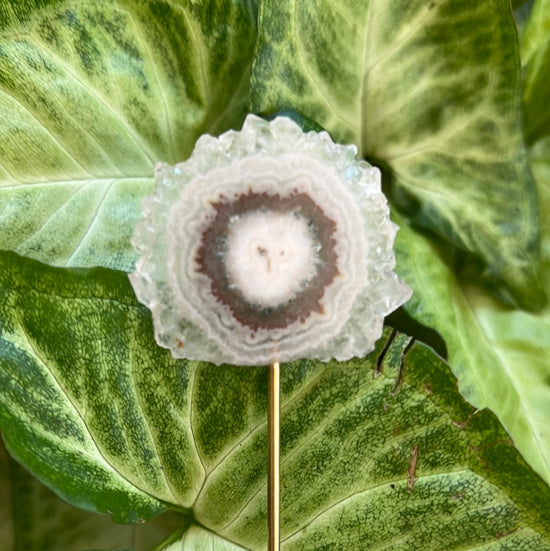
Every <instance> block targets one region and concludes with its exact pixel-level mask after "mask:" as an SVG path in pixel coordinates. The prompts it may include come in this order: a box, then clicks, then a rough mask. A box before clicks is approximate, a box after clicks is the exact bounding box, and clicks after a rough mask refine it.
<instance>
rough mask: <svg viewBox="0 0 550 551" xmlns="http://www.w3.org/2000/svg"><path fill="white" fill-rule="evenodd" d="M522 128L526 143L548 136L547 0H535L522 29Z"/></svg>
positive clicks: (549, 49) (549, 8) (549, 29)
mask: <svg viewBox="0 0 550 551" xmlns="http://www.w3.org/2000/svg"><path fill="white" fill-rule="evenodd" d="M521 57H522V64H523V66H524V68H525V74H524V82H523V128H524V132H525V138H526V140H527V143H528V144H533V143H534V142H536V141H537V140H540V139H542V138H544V137H547V136H550V109H549V108H548V105H549V104H550V82H549V79H548V74H549V73H550V1H549V0H537V1H536V2H535V4H534V5H533V9H532V11H531V14H530V17H529V19H528V22H527V24H526V25H525V28H524V31H523V33H522V41H521Z"/></svg>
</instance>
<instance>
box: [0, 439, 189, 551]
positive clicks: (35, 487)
mask: <svg viewBox="0 0 550 551" xmlns="http://www.w3.org/2000/svg"><path fill="white" fill-rule="evenodd" d="M0 496H1V499H0V535H1V538H2V539H0V541H1V542H2V543H1V549H2V551H80V550H84V549H86V550H91V549H102V550H110V549H115V548H116V549H122V548H125V549H132V551H150V550H151V549H152V548H153V547H154V546H155V545H157V544H158V543H159V542H161V541H163V540H164V539H165V538H166V537H167V536H168V535H169V534H171V533H172V532H173V531H174V530H178V529H179V528H180V527H181V526H184V525H185V520H184V519H183V518H182V517H181V516H180V515H176V514H175V513H167V514H164V515H160V516H159V517H156V518H155V519H154V520H153V521H151V522H147V523H145V524H133V525H127V524H126V525H124V524H115V523H114V522H113V521H112V520H111V519H110V518H109V517H107V516H104V515H98V514H94V513H89V512H86V511H83V510H82V509H76V508H75V507H71V506H70V505H68V504H67V503H65V502H64V501H62V500H61V499H60V498H59V497H57V496H56V495H55V494H54V493H53V492H51V490H49V489H47V488H46V487H45V486H43V485H42V484H40V482H38V481H37V480H36V478H34V477H32V476H31V475H30V474H28V473H27V472H26V471H25V470H24V469H23V468H22V467H21V466H19V465H18V464H17V463H16V462H15V461H13V460H11V459H9V456H8V454H7V451H6V449H5V448H4V446H3V443H2V442H1V440H0Z"/></svg>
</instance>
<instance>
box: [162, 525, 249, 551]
mask: <svg viewBox="0 0 550 551" xmlns="http://www.w3.org/2000/svg"><path fill="white" fill-rule="evenodd" d="M182 550H185V551H245V550H244V549H243V548H242V547H241V546H240V545H236V544H234V543H232V542H229V541H227V540H225V539H223V538H220V537H219V536H217V535H216V534H213V533H212V532H209V531H208V530H205V529H204V528H201V527H199V526H193V527H192V528H190V529H189V530H187V532H185V534H184V535H183V537H182V538H181V539H180V540H179V541H176V542H174V543H173V544H172V545H170V546H168V547H166V548H165V550H164V551H182Z"/></svg>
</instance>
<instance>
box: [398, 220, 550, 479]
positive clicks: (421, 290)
mask: <svg viewBox="0 0 550 551" xmlns="http://www.w3.org/2000/svg"><path fill="white" fill-rule="evenodd" d="M393 218H394V220H395V221H396V222H398V223H399V224H400V226H401V229H400V230H399V232H398V235H397V239H396V257H397V272H398V273H399V275H400V276H401V277H402V278H403V279H404V280H405V282H406V283H407V284H408V285H409V286H410V287H411V288H412V289H413V297H412V299H411V300H410V301H409V303H407V304H406V306H405V309H406V310H407V312H408V313H409V314H410V315H412V316H413V318H415V319H416V320H417V321H420V322H421V323H423V324H425V325H427V326H428V327H432V328H434V329H436V330H437V331H438V332H439V333H440V334H441V336H442V337H443V338H444V340H445V343H446V346H447V351H448V358H449V363H450V365H451V368H452V370H453V373H454V374H455V375H456V377H457V378H458V381H459V388H460V391H461V392H462V394H463V395H464V396H465V397H466V399H467V400H469V401H470V402H471V403H472V404H473V405H474V406H476V407H479V408H484V407H488V408H490V409H491V410H492V411H494V412H495V413H496V415H497V416H498V417H499V419H500V420H501V422H502V424H503V425H504V427H505V428H506V429H507V430H508V432H509V433H510V435H511V437H512V439H513V440H514V442H515V445H516V446H517V448H518V449H519V451H520V452H521V453H522V454H523V455H524V457H525V458H526V460H527V461H528V462H529V463H530V465H531V466H532V467H533V468H534V469H535V470H536V471H537V472H538V473H539V474H540V475H541V476H542V477H543V478H544V479H545V480H546V481H547V483H549V484H550V431H549V430H548V427H549V422H548V421H549V419H550V379H549V374H550V360H549V358H550V342H549V341H548V335H549V334H550V308H549V307H548V306H547V307H546V308H545V309H544V310H543V311H542V312H540V313H538V314H530V313H527V312H523V311H521V310H513V309H511V308H507V307H505V306H504V305H502V304H501V303H499V302H498V301H497V300H495V299H494V298H492V297H491V296H490V295H489V293H488V292H487V290H484V289H481V288H480V287H478V286H474V285H468V284H465V283H463V282H461V281H460V280H459V279H458V278H457V277H456V276H455V275H454V274H453V272H452V270H451V269H450V268H449V265H448V263H447V262H446V260H445V259H444V257H443V255H442V253H441V249H440V248H438V247H437V246H436V245H435V244H434V243H433V241H431V240H430V239H428V238H427V237H425V236H423V235H421V234H420V233H417V232H415V231H414V230H413V229H412V228H410V227H409V226H408V225H407V223H406V221H405V220H404V219H401V218H399V217H397V216H395V215H394V216H393ZM548 245H549V244H547V245H546V251H547V253H548V252H550V249H549V247H548ZM549 258H550V256H546V259H547V261H546V262H545V264H546V266H547V267H548V259H549ZM548 273H550V272H549V271H548V270H545V274H546V275H548ZM547 280H548V277H547ZM546 288H547V290H548V291H550V285H548V281H547V287H546Z"/></svg>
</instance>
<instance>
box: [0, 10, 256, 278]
mask: <svg viewBox="0 0 550 551" xmlns="http://www.w3.org/2000/svg"><path fill="white" fill-rule="evenodd" d="M254 10H255V8H254V2H251V1H245V0H243V1H242V2H239V1H233V0H206V1H204V2H183V1H181V0H180V1H171V2H167V1H164V0H139V1H129V0H115V1H106V0H101V1H97V2H92V3H89V2H88V3H82V2H78V3H74V2H66V1H63V0H49V1H47V2H44V1H43V0H40V1H39V0H28V1H26V2H18V1H14V0H1V1H0V159H1V163H0V243H2V248H4V249H12V250H14V251H17V252H19V253H20V254H23V255H27V256H30V257H33V258H36V259H39V260H41V261H44V262H47V263H50V264H55V265H60V266H93V265H102V266H107V267H112V268H117V269H123V270H131V268H132V265H133V262H134V260H135V253H134V251H133V250H132V248H131V246H130V244H129V239H130V236H131V234H132V231H133V228H134V225H135V222H136V220H137V218H139V215H140V209H139V201H140V199H141V197H143V196H144V195H145V194H147V193H148V192H149V191H150V189H151V186H152V176H153V165H154V163H155V162H157V161H166V162H171V163H174V162H177V161H182V160H184V159H185V158H187V156H188V155H189V154H190V152H191V150H192V148H193V146H194V143H195V141H196V139H197V137H198V136H199V135H201V134H203V133H205V132H210V133H214V134H217V133H220V132H222V131H224V130H226V129H228V128H229V127H238V126H240V124H241V121H242V119H243V117H244V114H245V112H246V108H247V102H248V86H249V84H248V81H249V74H250V65H251V60H252V48H253V45H254V41H255V35H256V31H255V27H256V22H255V20H254V19H252V17H253V16H254Z"/></svg>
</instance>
